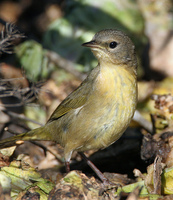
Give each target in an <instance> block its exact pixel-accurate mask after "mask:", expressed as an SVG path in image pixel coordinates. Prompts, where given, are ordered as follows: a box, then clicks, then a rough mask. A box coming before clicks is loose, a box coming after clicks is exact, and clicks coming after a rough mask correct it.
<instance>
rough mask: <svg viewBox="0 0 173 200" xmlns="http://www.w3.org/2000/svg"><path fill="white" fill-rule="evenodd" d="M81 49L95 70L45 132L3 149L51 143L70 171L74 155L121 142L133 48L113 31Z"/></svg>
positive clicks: (133, 97) (131, 99) (133, 92)
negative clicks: (93, 59)
mask: <svg viewBox="0 0 173 200" xmlns="http://www.w3.org/2000/svg"><path fill="white" fill-rule="evenodd" d="M82 46H84V47H89V48H90V49H91V51H92V53H93V54H94V56H95V57H96V59H97V61H98V65H97V66H96V67H95V68H94V69H93V70H92V71H91V72H90V73H89V75H88V76H87V77H86V79H85V80H84V81H83V82H82V83H81V84H80V86H79V87H78V88H77V89H75V90H74V91H73V92H72V93H71V94H69V95H68V96H67V97H66V98H65V99H64V100H63V101H62V102H61V103H60V104H59V106H58V107H57V108H56V109H55V111H54V112H53V113H52V115H51V116H50V118H49V119H48V121H47V123H46V124H45V125H44V126H41V127H39V128H36V129H33V130H31V131H29V132H26V133H22V134H19V135H16V136H13V137H10V138H7V139H4V140H2V141H0V148H1V149H2V148H6V147H9V146H13V145H16V144H17V143H18V141H19V140H22V141H38V140H48V141H49V140H50V141H54V142H56V143H58V144H60V145H61V146H62V147H64V158H65V163H66V169H67V171H69V170H70V167H69V162H70V159H71V155H72V153H73V151H78V152H85V151H87V150H99V149H104V148H106V147H108V146H109V145H111V144H112V143H114V142H115V141H117V140H118V139H119V138H120V137H121V135H122V134H123V133H124V131H125V130H126V129H127V127H128V126H129V124H130V121H131V120H132V117H133V115H134V112H135V109H136V104H137V59H136V54H135V46H134V44H133V42H132V40H131V39H130V38H129V37H128V36H127V35H126V34H125V33H124V32H122V31H120V30H117V29H104V30H101V31H99V32H97V33H96V34H95V35H94V37H93V38H92V40H91V41H89V42H86V43H84V44H82ZM102 179H103V178H102ZM103 181H104V180H103Z"/></svg>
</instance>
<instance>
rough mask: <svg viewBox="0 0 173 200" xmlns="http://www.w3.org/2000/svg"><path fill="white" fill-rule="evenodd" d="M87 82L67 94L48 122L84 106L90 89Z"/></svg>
mask: <svg viewBox="0 0 173 200" xmlns="http://www.w3.org/2000/svg"><path fill="white" fill-rule="evenodd" d="M85 87H86V84H82V85H80V86H79V87H78V88H77V89H76V90H75V91H74V92H72V93H71V94H70V95H69V96H67V97H66V98H65V99H64V100H63V101H62V102H61V104H60V105H59V106H58V107H57V108H56V109H55V111H54V112H53V114H52V115H51V117H50V118H49V120H48V122H51V121H54V120H56V119H58V118H60V117H62V116H63V115H65V114H66V113H68V112H69V111H70V110H72V109H76V108H79V107H81V106H83V105H84V104H85V102H86V100H87V97H88V93H89V90H87V88H85Z"/></svg>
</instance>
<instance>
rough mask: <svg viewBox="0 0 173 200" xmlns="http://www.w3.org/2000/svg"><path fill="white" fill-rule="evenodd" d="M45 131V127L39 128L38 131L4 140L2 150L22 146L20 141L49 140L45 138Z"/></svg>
mask: <svg viewBox="0 0 173 200" xmlns="http://www.w3.org/2000/svg"><path fill="white" fill-rule="evenodd" d="M43 131H44V126H43V127H39V128H36V129H33V130H31V131H28V132H26V133H22V134H19V135H16V136H13V137H10V138H7V139H4V140H1V141H0V149H3V148H7V147H11V146H15V145H18V144H20V143H19V142H18V141H20V140H21V141H28V140H31V141H36V140H47V139H46V138H45V137H44V136H45V135H46V134H44V133H43Z"/></svg>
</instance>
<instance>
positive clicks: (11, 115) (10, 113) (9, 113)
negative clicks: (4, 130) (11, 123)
mask: <svg viewBox="0 0 173 200" xmlns="http://www.w3.org/2000/svg"><path fill="white" fill-rule="evenodd" d="M2 112H4V113H6V114H7V115H9V116H10V117H15V118H17V119H22V120H25V121H29V122H32V123H34V124H38V125H40V126H43V124H41V123H39V122H37V121H35V120H33V119H30V118H28V117H25V116H24V115H21V114H17V113H14V112H12V111H8V110H2Z"/></svg>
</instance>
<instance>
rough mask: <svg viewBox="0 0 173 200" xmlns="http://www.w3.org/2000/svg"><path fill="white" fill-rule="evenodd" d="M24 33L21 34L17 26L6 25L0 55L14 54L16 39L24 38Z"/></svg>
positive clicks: (0, 42)
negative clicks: (13, 46)
mask: <svg viewBox="0 0 173 200" xmlns="http://www.w3.org/2000/svg"><path fill="white" fill-rule="evenodd" d="M24 37H25V36H24V35H23V33H20V32H19V30H18V29H17V27H16V26H15V24H11V23H6V26H5V28H4V30H2V31H1V41H0V54H2V53H9V54H11V53H13V50H12V45H13V43H14V41H15V40H16V39H19V38H24Z"/></svg>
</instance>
